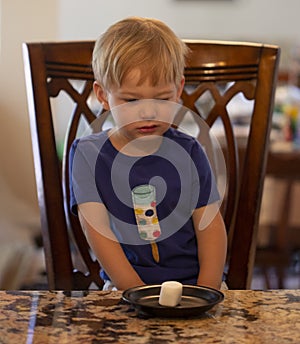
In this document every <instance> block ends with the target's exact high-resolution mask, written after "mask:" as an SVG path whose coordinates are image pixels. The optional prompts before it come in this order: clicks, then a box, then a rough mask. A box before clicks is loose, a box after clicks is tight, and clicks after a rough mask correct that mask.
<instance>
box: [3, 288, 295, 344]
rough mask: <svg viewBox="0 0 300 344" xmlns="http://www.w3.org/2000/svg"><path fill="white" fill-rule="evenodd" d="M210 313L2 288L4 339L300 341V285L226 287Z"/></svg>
mask: <svg viewBox="0 0 300 344" xmlns="http://www.w3.org/2000/svg"><path fill="white" fill-rule="evenodd" d="M224 295H225V299H224V301H223V302H222V303H220V304H218V305H217V306H215V307H214V308H213V309H211V310H210V311H209V312H208V313H205V314H202V315H201V316H199V317H193V318H186V319H166V318H143V317H141V316H140V315H139V314H137V312H136V311H135V310H133V309H132V307H130V306H129V305H128V304H126V303H124V301H121V292H99V291H90V292H80V291H77V292H71V293H67V292H47V291H41V292H39V291H33V292H30V291H1V292H0V343H1V344H4V343H5V344H6V343H9V344H13V343H18V344H21V343H27V344H30V343H56V344H63V343H71V344H75V343H81V344H85V343H104V344H106V343H124V344H125V343H126V344H127V343H129V344H135V343H148V344H167V343H179V344H180V343H182V344H183V343H186V344H193V343H197V344H199V343H239V344H242V343H251V344H252V343H255V344H259V343H270V344H273V343H280V344H284V343H300V290H276V291H267V292H262V291H249V290H247V291H230V290H229V291H224Z"/></svg>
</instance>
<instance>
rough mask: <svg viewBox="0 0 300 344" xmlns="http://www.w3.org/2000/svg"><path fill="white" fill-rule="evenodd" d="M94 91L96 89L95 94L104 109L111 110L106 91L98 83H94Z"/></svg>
mask: <svg viewBox="0 0 300 344" xmlns="http://www.w3.org/2000/svg"><path fill="white" fill-rule="evenodd" d="M93 89H94V93H95V95H96V97H97V99H98V101H99V102H100V103H101V104H102V106H103V109H104V110H109V105H108V101H107V95H106V91H105V90H104V88H103V87H102V86H101V85H100V84H99V83H98V82H97V81H94V83H93Z"/></svg>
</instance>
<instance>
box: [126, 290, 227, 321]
mask: <svg viewBox="0 0 300 344" xmlns="http://www.w3.org/2000/svg"><path fill="white" fill-rule="evenodd" d="M160 288H161V286H160V285H147V286H141V287H135V288H130V289H127V290H125V291H124V292H123V295H122V297H123V300H125V301H126V302H128V303H130V304H131V305H133V306H134V307H135V308H136V309H137V310H138V311H139V312H141V313H144V314H145V313H146V314H148V315H152V316H158V317H168V318H169V317H171V318H174V317H187V316H196V315H200V314H202V313H204V312H206V311H208V310H209V309H211V308H212V307H213V306H214V305H216V304H217V303H219V302H221V301H223V299H224V294H223V293H221V292H220V291H219V290H216V289H212V288H208V287H199V286H192V285H191V286H190V285H184V286H183V290H182V298H181V302H180V304H179V305H177V306H176V307H165V306H161V305H160V304H159V303H158V300H159V294H160Z"/></svg>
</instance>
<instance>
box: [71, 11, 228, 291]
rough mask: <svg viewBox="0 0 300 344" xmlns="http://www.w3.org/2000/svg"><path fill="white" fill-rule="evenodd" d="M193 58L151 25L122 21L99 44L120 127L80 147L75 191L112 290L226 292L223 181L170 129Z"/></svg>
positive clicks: (108, 104) (103, 95)
mask: <svg viewBox="0 0 300 344" xmlns="http://www.w3.org/2000/svg"><path fill="white" fill-rule="evenodd" d="M187 55H188V49H187V47H186V45H185V44H184V43H183V41H182V40H180V39H179V38H178V37H177V36H176V35H175V34H174V33H173V31H172V30H171V29H170V28H169V27H168V26H166V25H165V24H164V23H162V22H161V21H159V20H156V19H148V18H139V17H131V18H127V19H124V20H121V21H119V22H117V23H116V24H114V25H112V26H111V27H110V28H109V29H108V30H107V31H106V32H105V33H104V34H103V35H102V36H100V38H99V39H98V40H97V42H96V44H95V47H94V52H93V70H94V75H95V82H94V92H95V95H96V97H97V99H98V100H99V102H100V103H101V104H102V106H103V108H104V109H105V110H111V113H112V116H113V118H114V121H115V124H116V126H115V127H114V128H113V129H110V130H106V131H103V132H101V133H98V134H92V135H89V136H87V137H83V138H81V139H79V140H76V141H75V142H74V143H73V146H72V149H71V154H70V166H71V170H70V179H71V180H70V188H71V207H72V211H73V212H74V213H75V214H78V216H79V219H80V223H81V225H82V228H83V231H84V233H85V235H86V237H87V240H88V242H89V244H90V246H91V248H92V250H93V252H94V254H95V256H96V257H97V259H98V261H99V262H100V265H101V268H102V271H101V275H102V277H103V279H104V280H105V281H106V287H107V286H108V285H109V286H115V287H116V288H117V289H120V290H124V289H127V288H130V287H134V286H140V285H145V284H160V283H162V282H164V281H168V280H174V281H179V282H181V283H183V284H193V285H202V286H208V287H212V288H220V286H221V282H222V276H223V269H224V264H225V259H226V249H227V240H226V230H225V226H224V223H223V219H222V217H221V215H220V213H219V210H218V209H219V208H218V201H219V195H218V192H217V190H216V185H215V183H214V178H213V175H212V172H211V169H210V166H209V163H208V160H207V158H206V155H205V153H204V151H203V149H202V148H201V146H200V144H199V143H198V141H197V140H196V139H195V138H193V137H190V136H188V135H186V134H184V133H182V132H180V131H179V130H176V129H173V128H172V126H171V124H172V120H173V118H174V114H175V113H176V111H177V110H178V107H179V106H180V105H179V102H180V96H181V92H182V89H183V86H184V76H183V73H184V66H185V59H186V58H187ZM207 214H212V215H210V218H209V220H208V221H207ZM203 223H204V224H203ZM106 287H105V288H106Z"/></svg>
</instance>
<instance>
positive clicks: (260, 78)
mask: <svg viewBox="0 0 300 344" xmlns="http://www.w3.org/2000/svg"><path fill="white" fill-rule="evenodd" d="M186 42H187V44H188V46H189V47H190V49H191V52H192V53H191V56H190V58H189V61H188V64H187V67H186V70H185V78H186V87H185V90H184V92H183V95H182V101H183V104H184V105H185V106H186V107H187V108H190V109H191V110H192V112H193V113H196V114H198V115H199V116H201V117H202V118H203V119H204V120H205V122H206V123H207V125H208V126H209V127H212V128H214V127H215V125H216V123H217V124H218V127H219V126H220V124H221V127H222V149H223V150H224V156H225V162H226V169H227V187H226V193H225V194H226V197H225V198H224V202H223V205H222V213H223V216H224V220H225V224H226V227H227V230H228V235H229V238H230V246H229V255H228V256H229V258H228V275H227V284H228V286H229V288H232V289H247V288H249V287H250V283H251V278H252V268H253V264H254V254H255V248H256V232H257V225H258V217H259V209H260V204H261V196H262V189H263V180H264V175H265V167H266V158H267V152H268V142H269V133H270V128H271V117H272V108H273V99H274V93H275V84H276V79H277V70H278V62H279V54H280V50H279V48H278V47H277V46H270V45H263V44H254V43H240V42H221V41H186ZM93 46H94V41H81V42H80V41H78V42H54V43H50V42H48V43H24V44H23V56H24V64H25V75H26V86H27V91H28V106H29V115H30V126H31V135H32V146H33V155H34V164H35V174H36V182H37V191H38V200H39V206H40V212H41V227H42V236H43V243H44V250H45V257H46V269H47V276H48V285H49V288H50V289H65V290H69V289H88V288H89V287H90V286H91V284H92V283H95V284H96V286H97V287H101V286H102V283H103V282H102V280H101V279H100V277H99V264H98V262H97V261H96V260H95V259H94V257H93V255H92V253H91V251H90V248H89V246H88V244H87V241H86V239H85V237H84V235H83V233H82V231H81V228H80V224H79V221H78V219H77V218H76V217H75V216H73V215H72V214H71V213H70V210H69V190H68V182H69V176H68V153H69V149H70V146H71V143H72V142H73V140H74V139H75V138H76V136H78V132H80V126H84V123H86V122H87V123H92V122H93V121H94V120H95V119H96V118H97V113H98V112H99V111H101V109H99V108H95V102H94V101H93V93H92V84H93V73H92V69H91V55H92V50H93ZM65 95H68V97H66V96H65ZM241 95H242V97H243V98H244V99H247V100H248V103H249V104H251V106H250V107H249V108H250V113H247V116H242V117H241V116H236V112H237V110H238V111H241V112H243V108H244V107H243V106H242V105H243V104H244V101H243V104H241V103H239V102H236V103H235V106H233V104H234V102H233V99H234V98H235V97H239V96H241ZM60 96H63V97H65V98H64V100H65V102H67V103H68V106H62V107H60V106H59V105H58V104H57V103H56V101H55V99H56V98H59V97H60ZM203 99H204V100H203ZM248 103H247V104H248ZM66 108H68V110H66ZM248 110H249V109H248V107H247V111H248ZM230 111H234V112H235V114H234V115H231V114H230ZM67 112H69V113H67ZM185 115H186V114H181V116H178V118H177V119H176V123H175V124H176V125H178V126H180V125H181V122H182V120H183V117H184V116H185ZM58 116H59V120H58ZM241 118H242V119H245V118H246V119H247V121H249V126H248V127H247V128H248V129H249V132H248V134H247V135H246V138H245V140H244V141H245V142H243V144H242V145H241V146H239V145H238V141H239V140H237V136H236V130H235V128H234V124H236V122H238V121H240V120H241ZM83 119H84V120H83ZM105 120H106V119H105V118H103V121H102V123H100V126H102V125H105ZM58 123H68V124H67V125H66V126H65V139H64V144H63V146H64V148H63V154H58V152H59V151H60V150H59V149H58V147H59V146H60V145H61V142H60V141H58V139H57V137H58V136H59V125H58ZM195 123H197V120H196V121H195ZM100 130H101V128H100ZM239 152H240V153H241V152H242V153H241V154H239ZM78 257H80V259H78Z"/></svg>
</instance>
